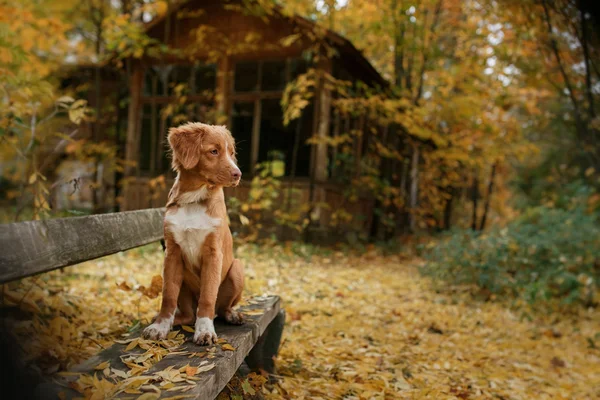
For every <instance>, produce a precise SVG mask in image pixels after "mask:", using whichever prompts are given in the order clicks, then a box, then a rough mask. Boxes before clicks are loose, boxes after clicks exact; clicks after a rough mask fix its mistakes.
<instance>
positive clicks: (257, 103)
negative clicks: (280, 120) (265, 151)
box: [250, 99, 262, 176]
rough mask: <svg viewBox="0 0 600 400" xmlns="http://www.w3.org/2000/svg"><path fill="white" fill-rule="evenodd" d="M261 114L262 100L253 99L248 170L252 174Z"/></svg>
mask: <svg viewBox="0 0 600 400" xmlns="http://www.w3.org/2000/svg"><path fill="white" fill-rule="evenodd" d="M261 114H262V100H261V99H256V100H254V119H253V120H252V143H251V154H250V172H251V173H252V175H253V176H254V174H255V173H256V164H257V163H258V150H259V146H260V116H261Z"/></svg>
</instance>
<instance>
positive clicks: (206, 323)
mask: <svg viewBox="0 0 600 400" xmlns="http://www.w3.org/2000/svg"><path fill="white" fill-rule="evenodd" d="M195 330H196V331H195V332H194V343H196V344H199V345H200V346H209V345H211V344H215V343H217V333H216V332H215V325H214V324H213V320H212V319H210V318H207V317H203V318H196V326H195Z"/></svg>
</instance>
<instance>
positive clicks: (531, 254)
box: [422, 205, 600, 306]
mask: <svg viewBox="0 0 600 400" xmlns="http://www.w3.org/2000/svg"><path fill="white" fill-rule="evenodd" d="M424 256H425V259H426V263H425V265H424V267H423V268H422V273H424V274H426V275H429V276H432V277H434V278H435V279H439V280H444V281H447V282H450V283H455V284H475V285H477V286H478V287H480V288H481V289H485V290H488V291H490V292H491V293H494V294H496V295H512V296H517V297H521V298H524V299H525V300H527V301H528V302H529V303H534V302H539V301H542V302H544V301H548V300H551V299H559V300H560V301H562V302H563V303H566V304H573V303H581V304H584V305H588V306H589V305H592V304H594V302H595V301H596V300H597V298H596V299H595V296H597V294H596V290H597V285H598V282H599V279H600V223H599V218H598V214H597V213H589V212H588V211H586V209H585V207H584V206H583V205H582V206H577V207H575V208H573V209H570V210H569V209H559V208H547V207H537V208H532V209H529V210H528V211H527V212H525V213H524V214H523V215H522V216H521V217H520V218H518V219H516V220H515V221H513V222H512V223H510V224H509V225H508V226H507V227H505V228H502V229H494V230H490V231H489V232H486V233H484V234H477V233H475V232H472V231H454V232H451V233H450V234H449V235H448V236H447V237H445V238H443V239H442V240H441V241H440V242H439V243H437V244H436V246H435V247H434V248H430V249H427V250H426V251H425V252H424Z"/></svg>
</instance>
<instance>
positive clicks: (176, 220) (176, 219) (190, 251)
mask: <svg viewBox="0 0 600 400" xmlns="http://www.w3.org/2000/svg"><path fill="white" fill-rule="evenodd" d="M165 223H167V224H168V225H169V229H170V231H171V232H172V233H173V237H174V239H175V242H176V243H177V244H178V245H179V247H181V251H182V252H183V256H184V257H185V259H186V260H187V261H188V262H189V263H190V264H192V265H194V266H197V265H198V263H199V261H200V250H201V249H202V244H204V240H205V239H206V236H208V235H209V234H210V233H212V232H214V231H215V229H216V228H217V227H218V226H219V225H220V224H221V218H213V217H211V216H210V215H208V214H207V213H206V207H204V206H203V205H200V204H184V205H182V206H180V207H179V208H178V209H177V211H174V212H170V213H167V217H166V218H165Z"/></svg>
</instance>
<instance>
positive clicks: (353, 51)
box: [146, 0, 389, 88]
mask: <svg viewBox="0 0 600 400" xmlns="http://www.w3.org/2000/svg"><path fill="white" fill-rule="evenodd" d="M190 3H191V2H190V1H188V0H183V1H181V2H179V3H177V4H175V5H173V9H171V13H172V12H174V11H178V10H179V9H180V8H181V7H183V6H185V5H191V4H190ZM273 13H274V15H275V16H276V17H278V18H282V19H287V20H289V21H290V22H291V23H293V24H296V25H297V26H298V27H300V28H302V29H310V30H314V29H315V28H316V27H317V24H316V23H315V22H314V21H311V20H309V19H307V18H305V17H302V16H300V15H298V14H294V15H287V14H285V13H284V12H283V7H281V6H279V5H275V6H274V8H273ZM166 16H167V14H163V15H161V16H160V17H158V18H155V19H153V20H152V21H150V22H149V23H147V24H146V31H147V32H148V31H149V30H150V29H152V28H154V27H155V26H157V25H159V24H160V23H162V22H163V21H164V19H165V18H166ZM319 29H323V30H324V32H325V39H326V40H327V41H328V42H329V44H330V45H332V46H333V47H334V48H335V49H337V51H338V52H339V56H340V58H346V59H348V60H349V61H350V60H351V63H352V65H353V66H354V67H355V68H358V69H359V70H361V72H362V75H364V76H365V77H367V78H368V80H369V81H370V82H367V83H372V84H374V85H379V86H381V87H383V88H387V87H389V82H388V81H387V80H386V79H385V78H384V77H383V76H381V74H380V73H379V72H378V71H377V70H376V69H375V67H373V65H372V64H371V63H370V62H369V60H367V58H366V57H365V56H364V55H363V53H362V52H361V51H360V50H358V49H357V48H356V47H355V46H354V44H352V42H351V41H350V40H348V39H346V38H345V37H343V36H342V35H340V34H339V33H337V32H335V31H332V30H330V29H326V28H323V27H320V26H319Z"/></svg>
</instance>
